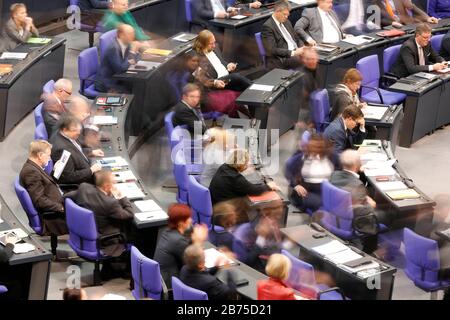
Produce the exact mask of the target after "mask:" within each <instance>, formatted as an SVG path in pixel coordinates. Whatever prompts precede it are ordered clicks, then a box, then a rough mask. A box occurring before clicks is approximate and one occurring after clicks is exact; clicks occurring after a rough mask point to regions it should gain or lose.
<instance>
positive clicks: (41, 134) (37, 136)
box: [34, 122, 48, 140]
mask: <svg viewBox="0 0 450 320" xmlns="http://www.w3.org/2000/svg"><path fill="white" fill-rule="evenodd" d="M34 140H48V133H47V128H45V124H44V123H43V122H41V123H40V124H38V125H37V126H36V129H34Z"/></svg>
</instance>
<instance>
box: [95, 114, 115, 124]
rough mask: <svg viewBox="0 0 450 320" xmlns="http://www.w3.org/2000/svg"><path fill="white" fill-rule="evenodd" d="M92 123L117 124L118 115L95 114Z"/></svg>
mask: <svg viewBox="0 0 450 320" xmlns="http://www.w3.org/2000/svg"><path fill="white" fill-rule="evenodd" d="M92 124H95V125H113V124H117V117H113V116H94V119H93V120H92Z"/></svg>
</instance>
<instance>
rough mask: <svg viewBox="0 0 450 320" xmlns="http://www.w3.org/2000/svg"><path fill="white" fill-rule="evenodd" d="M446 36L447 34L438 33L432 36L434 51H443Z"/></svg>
mask: <svg viewBox="0 0 450 320" xmlns="http://www.w3.org/2000/svg"><path fill="white" fill-rule="evenodd" d="M444 36H445V34H437V35H435V36H432V37H431V47H433V49H434V51H436V52H437V53H439V52H440V51H441V47H442V39H443V38H444Z"/></svg>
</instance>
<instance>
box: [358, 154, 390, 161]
mask: <svg viewBox="0 0 450 320" xmlns="http://www.w3.org/2000/svg"><path fill="white" fill-rule="evenodd" d="M360 159H361V161H386V160H387V159H388V157H387V155H386V154H385V153H381V152H369V153H363V154H361V155H360Z"/></svg>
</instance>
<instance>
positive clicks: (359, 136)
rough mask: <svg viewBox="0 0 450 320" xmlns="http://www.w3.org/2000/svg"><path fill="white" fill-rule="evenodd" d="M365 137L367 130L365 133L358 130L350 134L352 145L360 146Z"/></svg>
mask: <svg viewBox="0 0 450 320" xmlns="http://www.w3.org/2000/svg"><path fill="white" fill-rule="evenodd" d="M366 137H367V129H366V131H365V132H362V131H361V130H359V129H358V128H355V130H354V131H353V132H352V138H353V144H361V143H362V142H363V141H364V139H365V138H366Z"/></svg>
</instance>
